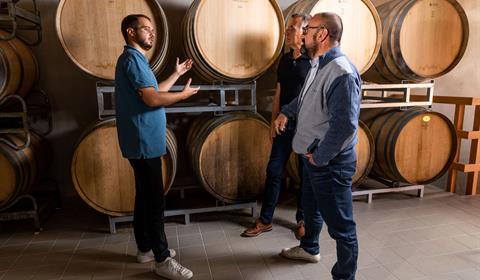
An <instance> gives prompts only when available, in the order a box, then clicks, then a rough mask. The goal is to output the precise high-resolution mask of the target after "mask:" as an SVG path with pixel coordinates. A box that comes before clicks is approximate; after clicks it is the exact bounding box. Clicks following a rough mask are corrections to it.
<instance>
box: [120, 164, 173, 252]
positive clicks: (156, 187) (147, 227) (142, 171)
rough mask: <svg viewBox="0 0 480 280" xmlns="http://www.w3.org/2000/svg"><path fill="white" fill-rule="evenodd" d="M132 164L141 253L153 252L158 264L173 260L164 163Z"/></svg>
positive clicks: (135, 221)
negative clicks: (166, 219)
mask: <svg viewBox="0 0 480 280" xmlns="http://www.w3.org/2000/svg"><path fill="white" fill-rule="evenodd" d="M129 161H130V164H131V165H132V167H133V171H134V174H135V191H136V195H135V210H134V214H133V229H134V233H135V240H136V242H137V247H138V250H140V251H141V252H148V251H150V250H152V251H153V253H154V255H155V261H157V262H163V261H164V260H165V259H166V258H167V257H169V256H170V252H169V250H168V243H167V237H166V236H165V228H164V211H165V196H164V193H163V181H162V160H161V159H160V157H156V158H151V159H129Z"/></svg>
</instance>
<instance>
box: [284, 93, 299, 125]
mask: <svg viewBox="0 0 480 280" xmlns="http://www.w3.org/2000/svg"><path fill="white" fill-rule="evenodd" d="M297 110H298V96H297V97H295V99H293V100H292V102H290V103H288V104H286V105H283V106H282V108H281V109H280V112H281V113H282V114H284V115H285V116H287V117H288V118H289V119H292V120H294V119H295V118H296V117H297Z"/></svg>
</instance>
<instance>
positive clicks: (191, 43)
mask: <svg viewBox="0 0 480 280" xmlns="http://www.w3.org/2000/svg"><path fill="white" fill-rule="evenodd" d="M284 29H285V27H284V22H283V16H282V11H281V9H280V7H279V6H278V4H277V1H275V0H247V1H237V0H195V1H193V3H192V5H191V6H190V8H189V10H188V12H187V14H186V16H185V18H184V22H183V35H184V36H183V41H184V48H185V52H186V54H187V56H188V57H191V58H193V59H194V61H195V63H194V65H193V66H194V70H195V72H196V73H197V74H198V75H199V76H200V77H202V78H203V79H205V80H206V81H226V82H232V83H238V82H246V81H251V80H253V79H255V78H256V77H258V76H259V75H260V74H262V73H263V72H265V71H266V70H267V69H268V68H269V67H270V66H271V65H272V64H273V63H274V62H275V60H276V59H277V57H278V56H279V55H280V54H281V49H282V44H283V38H284Z"/></svg>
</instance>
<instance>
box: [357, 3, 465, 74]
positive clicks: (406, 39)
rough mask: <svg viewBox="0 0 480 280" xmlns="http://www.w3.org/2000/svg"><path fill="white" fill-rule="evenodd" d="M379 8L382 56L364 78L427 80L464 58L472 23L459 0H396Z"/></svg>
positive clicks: (448, 69) (446, 71)
mask: <svg viewBox="0 0 480 280" xmlns="http://www.w3.org/2000/svg"><path fill="white" fill-rule="evenodd" d="M377 9H378V11H379V14H380V17H381V18H382V22H383V39H382V46H381V52H380V53H381V55H379V56H378V58H377V60H376V61H375V63H374V65H373V66H372V67H371V68H370V69H369V70H368V71H367V72H366V73H365V74H364V75H363V78H364V79H365V80H367V81H371V82H376V83H399V82H402V81H416V82H419V81H424V80H427V79H432V78H436V77H439V76H441V75H444V74H446V73H448V72H449V71H450V70H451V69H453V68H454V67H455V66H456V65H457V64H458V62H459V61H460V59H461V58H462V56H463V54H464V52H465V49H466V46H467V42H468V34H469V26H468V19H467V17H466V14H465V11H464V10H463V8H462V7H461V5H460V4H459V3H458V2H457V1H456V0H432V1H427V0H418V1H411V0H394V1H390V2H387V3H385V4H383V5H380V6H379V7H377ZM450 35H452V36H453V37H451V36H450ZM446 36H449V37H448V38H447V37H446ZM446 41H448V44H443V43H442V42H446Z"/></svg>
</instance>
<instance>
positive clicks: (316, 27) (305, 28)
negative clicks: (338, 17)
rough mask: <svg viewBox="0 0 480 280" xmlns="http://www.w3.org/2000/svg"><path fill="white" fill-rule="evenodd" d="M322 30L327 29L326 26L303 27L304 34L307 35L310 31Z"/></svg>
mask: <svg viewBox="0 0 480 280" xmlns="http://www.w3.org/2000/svg"><path fill="white" fill-rule="evenodd" d="M322 28H325V29H326V28H327V27H326V26H325V25H318V26H310V25H305V26H304V27H302V30H303V33H304V34H305V33H307V32H308V30H309V29H322Z"/></svg>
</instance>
